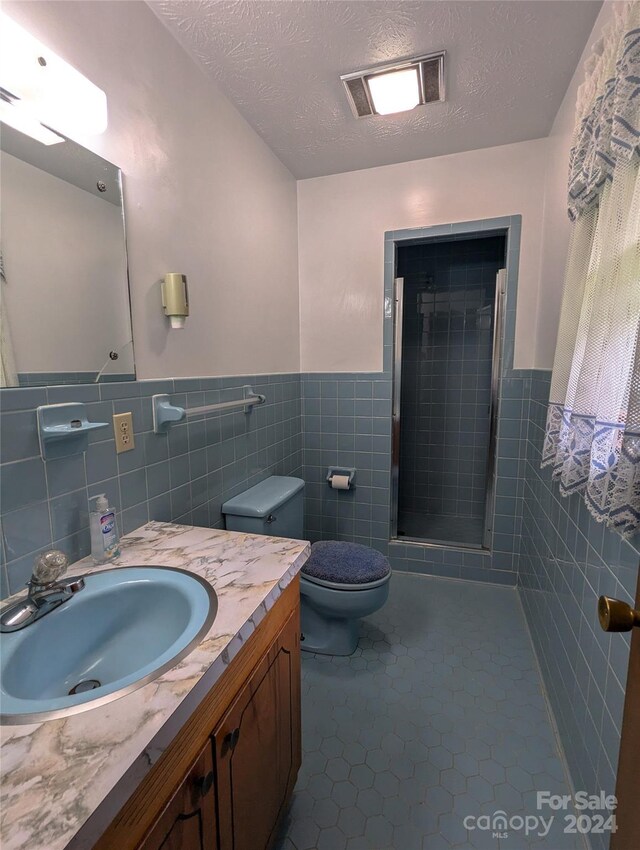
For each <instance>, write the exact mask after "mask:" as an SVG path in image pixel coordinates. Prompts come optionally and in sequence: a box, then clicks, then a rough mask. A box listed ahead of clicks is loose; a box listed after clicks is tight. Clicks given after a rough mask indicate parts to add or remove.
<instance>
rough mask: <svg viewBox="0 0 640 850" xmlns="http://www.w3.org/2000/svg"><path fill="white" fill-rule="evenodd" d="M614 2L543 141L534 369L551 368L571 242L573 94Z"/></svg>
mask: <svg viewBox="0 0 640 850" xmlns="http://www.w3.org/2000/svg"><path fill="white" fill-rule="evenodd" d="M621 5H623V4H622V3H618V2H605V3H604V4H603V6H602V9H601V10H600V14H599V16H598V18H597V19H596V22H595V24H594V26H593V30H592V32H591V35H590V36H589V38H588V40H587V44H586V46H585V49H584V52H583V54H582V57H581V59H580V61H579V62H578V65H577V67H576V70H575V73H574V75H573V78H572V80H571V83H570V84H569V88H568V89H567V92H566V94H565V96H564V100H563V101H562V104H561V106H560V109H559V110H558V113H557V115H556V118H555V121H554V123H553V127H552V128H551V132H550V133H549V138H548V140H547V141H548V145H547V171H546V177H545V200H544V214H543V228H542V256H541V263H540V285H539V294H538V308H537V317H536V328H537V331H536V349H535V355H534V365H535V367H536V368H537V369H551V367H552V366H553V355H554V351H555V347H556V337H557V334H558V322H559V319H560V304H561V301H562V284H563V279H564V267H565V262H566V258H567V247H568V244H569V232H570V223H569V218H568V216H567V172H568V164H569V151H570V148H571V139H572V136H573V127H574V119H575V109H576V94H577V91H578V87H579V86H580V84H581V83H582V81H583V80H584V63H585V61H586V59H587V57H588V56H590V55H591V48H592V45H593V44H594V42H596V41H597V40H598V38H600V36H601V34H602V30H603V28H604V27H605V26H606V25H607V24H608V23H609V22H610V21H611V20H613V16H614V11H615V7H616V6H621Z"/></svg>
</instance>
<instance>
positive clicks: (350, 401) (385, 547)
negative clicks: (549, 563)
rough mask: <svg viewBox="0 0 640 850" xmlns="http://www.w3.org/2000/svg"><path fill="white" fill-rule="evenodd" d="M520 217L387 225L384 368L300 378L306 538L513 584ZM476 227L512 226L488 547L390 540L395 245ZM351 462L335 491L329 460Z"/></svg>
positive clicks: (397, 563)
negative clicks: (344, 483)
mask: <svg viewBox="0 0 640 850" xmlns="http://www.w3.org/2000/svg"><path fill="white" fill-rule="evenodd" d="M520 228H521V219H520V216H517V215H516V216H506V217H503V218H496V219H490V220H486V221H482V222H462V223H459V224H452V225H443V226H442V227H429V228H419V229H411V230H400V231H392V232H390V233H388V234H386V237H385V253H384V260H385V288H384V324H383V371H382V372H374V373H353V374H349V373H307V374H303V375H302V405H303V408H302V410H303V434H304V478H305V481H306V484H307V486H306V505H305V511H306V519H307V531H306V534H307V536H308V537H309V538H310V539H311V540H312V541H314V540H322V539H332V538H333V539H341V540H351V541H355V542H359V543H362V544H364V545H369V546H372V547H374V548H376V549H379V550H380V551H382V552H384V553H385V554H387V555H388V556H389V559H390V561H391V564H392V566H393V567H394V569H398V570H406V571H409V572H416V573H424V574H428V575H441V576H448V577H452V578H468V579H474V580H479V581H489V582H495V583H498V584H506V585H515V583H516V579H517V566H518V554H519V534H520V526H521V522H522V494H523V490H524V458H523V456H522V453H521V438H522V436H523V433H522V432H523V428H524V424H523V423H524V419H523V416H524V408H525V398H526V400H527V404H528V392H529V389H528V384H527V375H526V374H525V373H520V372H518V371H514V370H513V368H512V366H513V350H514V339H515V316H516V296H517V277H518V262H519V240H520ZM480 230H485V231H491V230H494V231H499V232H500V231H501V232H505V231H508V237H507V298H506V315H505V330H504V340H503V370H502V382H501V399H500V408H499V423H498V446H497V464H498V466H497V479H496V498H495V511H494V516H493V531H492V546H491V550H490V551H471V550H469V549H466V550H464V549H454V548H450V547H438V546H427V545H422V544H414V543H404V542H403V543H399V542H389V538H390V515H391V506H390V495H391V493H390V480H391V479H390V474H391V394H392V378H391V375H392V364H393V285H394V278H395V274H396V242H398V241H405V240H412V239H416V240H417V239H425V238H432V237H446V238H447V239H450V238H454V239H455V238H460V239H462V238H464V237H465V236H467V235H468V234H469V233H474V232H477V231H480ZM335 465H340V466H342V465H345V466H355V467H356V468H357V470H358V472H357V479H356V488H355V490H353V491H333V490H331V489H330V488H329V486H328V485H327V483H326V481H325V478H326V473H327V467H329V466H335Z"/></svg>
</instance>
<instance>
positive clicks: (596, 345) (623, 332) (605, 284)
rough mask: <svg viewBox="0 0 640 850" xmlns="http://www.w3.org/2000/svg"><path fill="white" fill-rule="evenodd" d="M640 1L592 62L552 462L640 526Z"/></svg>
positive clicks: (565, 489) (627, 523)
mask: <svg viewBox="0 0 640 850" xmlns="http://www.w3.org/2000/svg"><path fill="white" fill-rule="evenodd" d="M639 63H640V3H639V2H634V3H627V4H624V5H623V6H622V10H621V12H620V14H619V15H618V16H617V18H616V21H615V23H614V25H613V26H612V27H611V28H610V29H609V30H608V32H607V33H606V34H605V36H604V37H603V39H602V40H601V42H600V43H599V44H598V52H597V55H596V57H595V59H592V60H591V61H590V62H589V63H588V65H587V71H588V72H589V73H590V74H591V76H590V77H589V78H588V79H587V81H586V82H585V83H584V85H583V86H582V87H581V89H580V93H579V98H578V116H577V119H578V120H577V124H576V131H575V136H574V145H573V148H572V151H571V162H570V179H569V215H570V217H571V218H573V219H574V223H573V225H572V233H571V240H570V246H569V254H568V258H567V267H566V271H565V288H564V295H563V301H562V310H561V315H560V328H559V331H558V343H557V346H556V354H555V360H554V365H553V376H552V381H551V393H550V399H549V410H548V414H547V431H546V436H545V445H544V450H543V460H542V465H543V466H547V465H550V466H552V467H553V476H554V478H556V479H558V481H559V483H560V491H561V493H562V494H563V495H569V494H571V493H576V492H578V493H581V494H582V495H583V496H584V499H585V502H586V504H587V507H588V508H589V510H590V512H591V514H592V515H593V516H594V517H595V519H597V520H598V521H601V522H604V523H606V525H607V526H609V527H610V528H612V529H615V530H616V531H618V532H619V533H620V534H622V535H623V536H625V537H630V536H632V535H633V534H635V533H636V532H637V531H638V530H639V529H640V177H639V162H640V156H639V154H640V64H639Z"/></svg>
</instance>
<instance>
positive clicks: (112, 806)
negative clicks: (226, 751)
mask: <svg viewBox="0 0 640 850" xmlns="http://www.w3.org/2000/svg"><path fill="white" fill-rule="evenodd" d="M121 543H122V554H121V556H120V557H119V558H118V559H117V560H116V561H114V562H113V563H112V564H109V565H108V566H107V567H104V566H102V567H95V566H92V562H91V560H90V559H89V558H85V559H84V560H83V561H79V562H77V563H75V564H73V565H72V567H70V569H69V572H70V573H71V574H74V575H78V574H79V573H82V574H86V573H87V572H90V571H95V570H99V569H105V568H108V567H111V566H121V567H122V566H132V565H138V566H141V565H145V564H146V565H149V566H166V567H180V568H181V569H184V570H187V571H189V572H193V573H195V574H197V575H199V576H202V577H203V578H205V579H206V580H207V581H209V582H210V583H211V584H212V585H213V587H214V588H215V590H216V593H217V595H218V614H217V616H216V619H215V621H214V623H213V625H212V627H211V629H210V630H209V631H208V633H207V634H206V635H205V637H204V638H203V639H202V641H201V642H200V644H199V645H198V647H196V648H195V649H194V650H193V651H192V652H191V653H189V655H187V657H186V658H184V659H183V660H182V661H179V662H178V663H177V664H176V665H175V666H174V667H172V668H171V669H170V670H169V671H168V672H166V673H164V674H163V675H162V676H160V677H159V678H158V679H156V680H155V681H153V682H150V683H148V684H146V685H144V686H143V687H141V688H139V689H138V690H135V691H133V692H132V693H129V694H127V695H126V696H123V697H121V698H120V699H116V700H114V701H113V702H110V703H108V704H106V705H103V706H100V707H97V708H93V709H91V710H89V711H85V712H82V713H80V714H75V715H72V716H70V717H65V718H62V719H59V720H47V721H44V722H40V723H33V724H30V725H24V726H2V727H0V740H1V749H0V759H1V768H2V786H1V795H0V809H1V812H2V817H1V821H0V845H1V846H2V848H3V850H62V848H69V850H72V849H73V850H81V848H82V850H89V848H91V847H92V846H93V844H94V842H95V841H96V840H97V838H98V837H99V836H100V835H101V834H102V832H103V831H104V829H105V828H106V827H107V826H108V825H109V823H110V822H111V820H112V819H113V817H114V816H115V815H116V814H117V813H118V811H119V810H120V809H121V807H122V805H123V804H124V803H125V802H126V800H127V799H128V797H129V796H130V794H131V793H132V792H133V791H134V790H135V788H136V787H137V786H138V784H139V783H140V782H141V781H142V780H143V779H144V777H145V775H146V774H147V773H148V771H149V770H150V769H151V767H152V766H153V765H154V764H155V762H156V761H157V759H158V757H159V756H160V755H161V754H162V752H163V751H164V750H165V749H166V747H167V746H168V745H169V744H170V743H171V741H172V740H173V738H174V736H175V734H176V732H177V731H178V730H179V729H180V728H181V727H182V725H183V724H184V723H185V721H186V720H187V719H188V717H189V716H190V715H191V714H192V713H193V711H194V710H195V708H196V707H197V705H198V704H199V703H200V701H201V700H202V698H203V697H204V696H205V695H206V694H207V693H208V691H209V690H210V689H211V687H212V686H213V685H214V684H215V682H216V681H217V680H218V679H219V678H220V676H221V675H222V673H223V672H224V670H225V668H226V666H227V665H228V664H229V662H230V661H231V660H232V659H233V658H234V657H235V655H237V653H238V652H239V650H240V649H241V648H242V646H243V644H244V643H245V642H246V640H247V639H248V638H249V637H250V636H251V634H252V633H253V632H254V631H255V629H256V627H257V626H258V624H259V623H260V621H261V620H262V619H263V618H264V617H265V615H266V614H267V612H268V611H269V610H270V609H271V608H272V607H273V604H274V602H275V601H276V599H277V598H278V597H279V596H280V594H281V593H282V591H283V590H284V589H285V588H286V587H287V585H288V584H289V583H290V582H291V581H292V580H293V578H294V577H295V576H296V575H297V573H298V572H299V571H300V568H301V567H302V565H303V564H304V562H305V561H306V559H307V557H308V555H309V544H308V543H305V542H304V541H300V540H289V539H284V538H278V537H261V536H257V535H251V534H239V533H236V532H229V531H216V530H213V529H209V528H196V527H192V526H181V525H173V524H170V523H161V522H151V523H148V524H147V525H144V526H143V527H142V528H140V529H138V531H135V532H133V533H132V534H128V535H127V536H126V537H123V538H122V541H121Z"/></svg>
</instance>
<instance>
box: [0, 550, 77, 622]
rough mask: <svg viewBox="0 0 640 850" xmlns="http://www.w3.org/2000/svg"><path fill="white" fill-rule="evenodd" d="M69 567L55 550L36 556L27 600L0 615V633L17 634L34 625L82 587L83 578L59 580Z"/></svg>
mask: <svg viewBox="0 0 640 850" xmlns="http://www.w3.org/2000/svg"><path fill="white" fill-rule="evenodd" d="M68 566H69V559H68V558H67V556H66V555H65V554H64V552H60V551H58V550H57V549H52V550H51V551H49V552H45V553H44V554H43V555H39V556H38V557H37V558H36V561H35V564H34V565H33V574H32V576H31V578H30V579H29V581H28V582H27V587H28V588H29V592H28V594H27V598H26V599H23V600H21V601H20V602H16V603H15V605H11V606H9V607H8V608H6V609H5V610H4V611H3V612H2V615H1V616H0V632H17V631H18V629H23V628H24V627H25V626H28V625H29V624H30V623H35V621H36V620H39V619H40V618H41V617H44V616H45V614H49V613H50V612H51V611H53V610H54V609H55V608H58V607H59V606H60V605H62V604H63V603H64V602H67V601H68V600H69V599H71V597H72V596H74V594H76V593H78V592H79V591H80V590H82V588H83V587H84V579H83V578H82V577H81V576H75V577H72V578H68V579H66V581H60V580H59V579H60V576H61V575H62V574H63V573H64V572H65V570H66V569H67V567H68Z"/></svg>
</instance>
